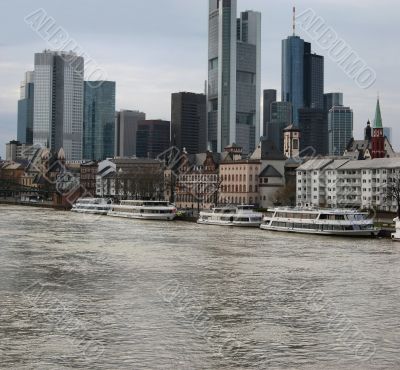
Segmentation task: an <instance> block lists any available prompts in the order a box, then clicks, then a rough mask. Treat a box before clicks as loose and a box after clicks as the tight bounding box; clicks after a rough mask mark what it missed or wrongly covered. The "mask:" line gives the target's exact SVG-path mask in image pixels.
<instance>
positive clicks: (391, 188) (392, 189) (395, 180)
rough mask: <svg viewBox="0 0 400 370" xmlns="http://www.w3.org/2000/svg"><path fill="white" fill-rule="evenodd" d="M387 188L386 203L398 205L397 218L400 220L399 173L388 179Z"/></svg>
mask: <svg viewBox="0 0 400 370" xmlns="http://www.w3.org/2000/svg"><path fill="white" fill-rule="evenodd" d="M388 180H389V182H388V184H387V186H386V189H385V190H386V202H388V203H389V205H391V204H392V203H393V201H395V202H396V204H397V217H398V218H399V219H400V174H399V173H398V172H397V173H395V174H393V177H391V178H389V179H388Z"/></svg>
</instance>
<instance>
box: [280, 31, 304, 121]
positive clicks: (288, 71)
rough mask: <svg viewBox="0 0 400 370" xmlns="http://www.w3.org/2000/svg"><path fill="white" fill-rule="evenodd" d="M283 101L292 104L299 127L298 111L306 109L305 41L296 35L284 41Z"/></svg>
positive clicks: (294, 119)
mask: <svg viewBox="0 0 400 370" xmlns="http://www.w3.org/2000/svg"><path fill="white" fill-rule="evenodd" d="M282 101H284V102H290V103H292V106H293V122H294V123H295V125H298V124H299V112H298V111H299V109H301V108H303V107H304V40H303V39H301V38H300V37H299V36H295V35H293V36H289V37H288V38H287V39H285V40H283V41H282Z"/></svg>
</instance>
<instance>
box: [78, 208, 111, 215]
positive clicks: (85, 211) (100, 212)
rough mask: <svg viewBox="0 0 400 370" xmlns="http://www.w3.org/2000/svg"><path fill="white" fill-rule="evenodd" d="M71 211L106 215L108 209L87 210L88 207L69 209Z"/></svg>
mask: <svg viewBox="0 0 400 370" xmlns="http://www.w3.org/2000/svg"><path fill="white" fill-rule="evenodd" d="M71 212H76V213H86V214H88V215H101V216H107V214H108V212H109V211H98V210H88V209H71Z"/></svg>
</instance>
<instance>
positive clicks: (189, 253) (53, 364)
mask: <svg viewBox="0 0 400 370" xmlns="http://www.w3.org/2000/svg"><path fill="white" fill-rule="evenodd" d="M399 266H400V243H397V244H396V243H392V242H391V241H390V240H377V239H375V240H373V239H356V240H352V239H345V238H327V237H319V236H304V235H303V236H302V235H294V234H281V233H270V232H267V231H261V230H258V229H248V230H244V229H226V228H221V227H214V226H205V225H197V224H192V223H185V222H170V223H164V222H148V221H134V220H125V219H117V218H113V217H98V216H83V215H80V214H73V213H70V212H60V211H54V210H47V209H39V208H29V207H17V206H0V294H1V300H0V368H4V369H14V368H15V369H64V368H65V369H66V368H81V369H252V368H254V369H284V368H291V369H323V368H324V369H341V368H343V369H369V368H371V369H374V368H376V369H399V368H400V295H399V291H400V271H399Z"/></svg>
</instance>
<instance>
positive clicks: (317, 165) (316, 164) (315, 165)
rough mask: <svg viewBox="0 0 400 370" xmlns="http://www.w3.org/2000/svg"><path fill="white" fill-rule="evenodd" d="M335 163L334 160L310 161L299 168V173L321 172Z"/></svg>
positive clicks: (320, 159) (319, 159) (318, 159)
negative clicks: (308, 171)
mask: <svg viewBox="0 0 400 370" xmlns="http://www.w3.org/2000/svg"><path fill="white" fill-rule="evenodd" d="M331 162H333V159H332V158H316V159H310V160H309V161H307V162H305V163H303V164H302V165H301V166H300V167H298V168H297V170H298V171H307V170H320V169H322V168H324V167H325V166H327V165H328V164H330V163H331Z"/></svg>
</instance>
